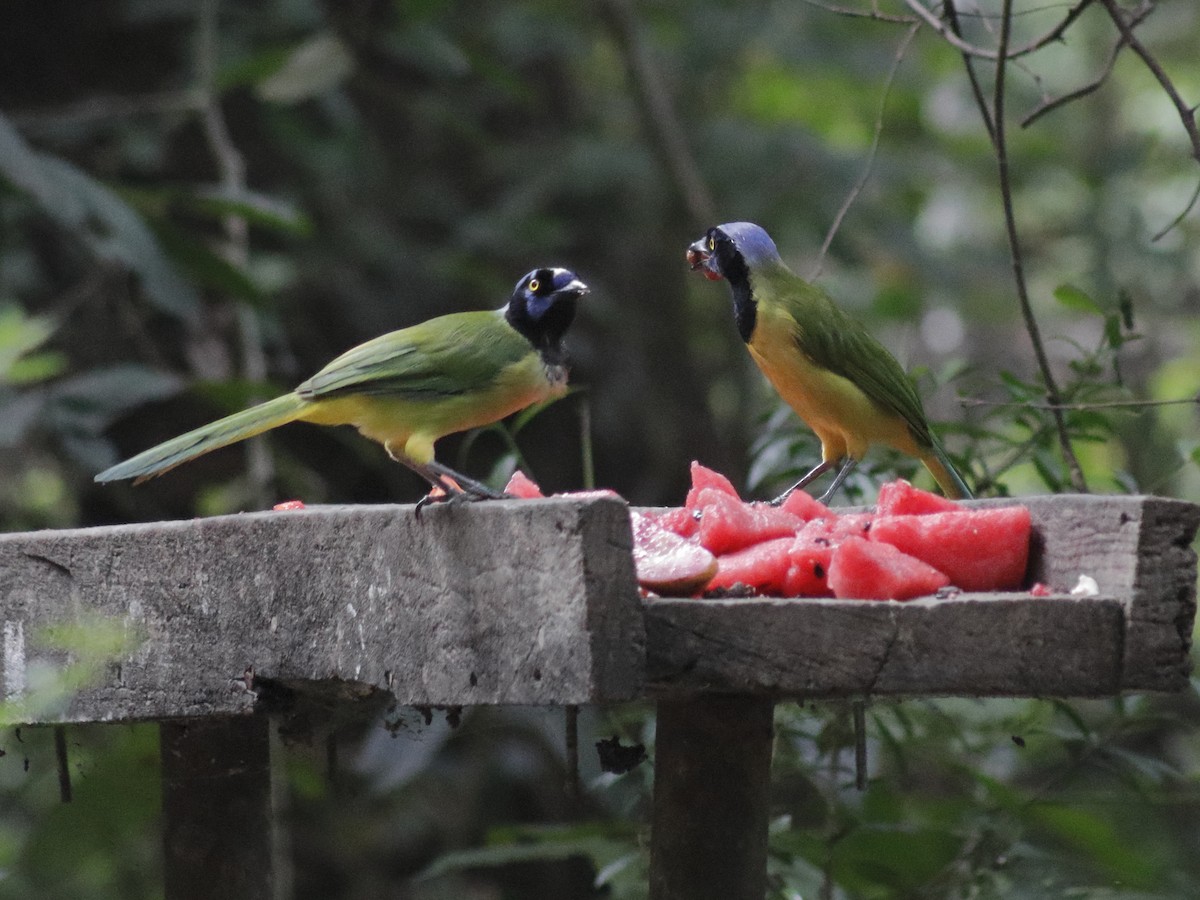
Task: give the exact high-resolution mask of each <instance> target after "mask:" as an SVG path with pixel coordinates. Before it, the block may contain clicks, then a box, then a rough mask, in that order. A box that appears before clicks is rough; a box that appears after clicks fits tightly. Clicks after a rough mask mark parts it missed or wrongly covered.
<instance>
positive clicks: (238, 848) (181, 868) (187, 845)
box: [159, 716, 276, 900]
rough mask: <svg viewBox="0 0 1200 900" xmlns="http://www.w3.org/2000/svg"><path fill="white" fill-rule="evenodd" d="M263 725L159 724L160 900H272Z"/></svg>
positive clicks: (226, 721) (232, 720)
mask: <svg viewBox="0 0 1200 900" xmlns="http://www.w3.org/2000/svg"><path fill="white" fill-rule="evenodd" d="M269 727H270V725H269V720H268V719H267V717H266V716H238V717H228V718H208V719H202V720H194V721H188V722H164V723H162V724H161V725H160V726H159V734H160V740H161V747H162V787H163V857H164V858H163V862H164V865H163V873H164V882H165V885H164V887H165V892H164V896H165V898H166V900H218V898H226V897H237V898H238V900H275V897H276V894H275V884H276V871H275V865H274V861H275V860H274V857H275V853H274V850H275V847H274V828H275V825H274V821H273V817H272V815H271V760H270V732H269Z"/></svg>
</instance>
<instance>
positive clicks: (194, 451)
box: [96, 394, 308, 484]
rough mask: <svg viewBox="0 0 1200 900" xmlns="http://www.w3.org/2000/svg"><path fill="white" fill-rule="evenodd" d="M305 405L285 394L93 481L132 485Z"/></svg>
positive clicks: (290, 416)
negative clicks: (125, 482) (124, 480)
mask: <svg viewBox="0 0 1200 900" xmlns="http://www.w3.org/2000/svg"><path fill="white" fill-rule="evenodd" d="M307 405H308V403H307V401H305V400H302V399H300V397H298V396H296V395H295V394H284V395H283V396H282V397H276V398H275V399H274V400H268V401H267V402H266V403H260V404H259V405H258V406H252V407H250V409H244V410H242V411H241V412H237V413H234V414H233V415H231V416H226V417H225V418H224V419H218V420H217V421H216V422H211V423H209V424H208V425H204V426H202V427H200V428H197V429H195V430H194V431H189V432H188V433H187V434H181V435H180V436H179V437H177V438H172V439H171V440H169V441H166V442H164V443H162V444H159V445H158V446H156V447H151V448H150V449H149V450H145V451H143V452H142V453H139V454H138V455H137V456H134V457H132V458H131V459H127V460H125V462H123V463H117V465H115V466H113V467H112V468H110V469H105V470H104V471H103V472H101V473H100V474H99V475H97V476H96V481H120V480H122V479H125V478H133V479H135V482H134V483H135V484H136V483H138V482H141V481H145V480H146V479H147V478H153V477H154V476H155V475H161V474H163V473H164V472H166V471H169V470H170V469H173V468H175V467H176V466H177V465H179V464H180V463H185V462H187V461H188V460H190V459H195V458H196V457H197V456H201V455H202V454H205V453H208V452H209V451H210V450H216V449H217V448H219V447H225V446H228V445H229V444H235V443H237V442H238V441H244V440H245V439H246V438H249V437H254V435H256V434H262V433H263V432H264V431H269V430H270V429H272V428H277V427H279V426H280V425H283V424H286V423H287V422H291V421H294V420H295V419H297V418H299V416H300V413H301V412H303V410H304V408H305V407H306V406H307Z"/></svg>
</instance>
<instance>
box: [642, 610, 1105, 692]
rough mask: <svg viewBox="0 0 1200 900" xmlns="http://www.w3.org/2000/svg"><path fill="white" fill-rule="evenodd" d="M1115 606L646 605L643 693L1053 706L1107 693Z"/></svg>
mask: <svg viewBox="0 0 1200 900" xmlns="http://www.w3.org/2000/svg"><path fill="white" fill-rule="evenodd" d="M1123 635H1124V607H1123V605H1122V604H1121V603H1120V602H1118V601H1117V600H1114V599H1111V598H1107V599H1105V598H1088V599H1076V598H1069V597H1056V598H1031V597H1028V596H1025V595H993V594H975V595H969V594H967V595H961V596H960V597H957V598H953V599H945V600H937V599H932V598H930V599H921V600H913V601H909V602H907V603H895V602H875V601H866V600H778V599H760V600H650V601H647V604H646V644H647V661H646V678H647V682H648V686H649V688H650V690H651V692H652V693H654V694H657V695H659V696H676V695H681V694H694V693H741V694H759V695H764V694H765V695H773V696H791V695H802V696H805V697H846V696H856V695H863V694H874V695H885V694H891V695H896V694H900V695H910V694H916V695H967V696H977V697H983V696H1060V697H1092V696H1102V695H1105V694H1113V693H1116V692H1117V691H1118V690H1119V688H1120V684H1121V657H1122V647H1123V640H1124V637H1123Z"/></svg>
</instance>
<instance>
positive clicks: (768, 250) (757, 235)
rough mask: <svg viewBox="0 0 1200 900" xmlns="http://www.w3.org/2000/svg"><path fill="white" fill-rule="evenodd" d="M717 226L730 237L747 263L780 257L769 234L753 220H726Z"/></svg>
mask: <svg viewBox="0 0 1200 900" xmlns="http://www.w3.org/2000/svg"><path fill="white" fill-rule="evenodd" d="M718 227H720V229H721V230H722V231H723V232H725V234H727V235H728V236H729V237H730V239H731V240H732V241H733V243H734V246H736V247H737V248H738V252H739V253H741V254H742V258H743V259H744V260H745V261H746V264H747V265H749V266H754V265H755V264H761V263H765V262H774V261H776V260H778V259H779V258H780V257H779V250H778V249H777V248H776V246H775V242H774V241H773V240H771V236H770V235H769V234H767V233H766V232H765V231H764V230H763V229H762V228H761V227H759V226H758V225H755V224H754V223H753V222H728V223H726V224H725V225H721V226H718Z"/></svg>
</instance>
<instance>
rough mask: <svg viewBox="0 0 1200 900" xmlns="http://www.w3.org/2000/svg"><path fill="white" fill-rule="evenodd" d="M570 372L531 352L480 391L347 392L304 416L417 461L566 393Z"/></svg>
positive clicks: (314, 403)
mask: <svg viewBox="0 0 1200 900" xmlns="http://www.w3.org/2000/svg"><path fill="white" fill-rule="evenodd" d="M566 389H567V380H566V372H565V370H564V369H562V368H561V367H547V366H546V365H545V364H544V363H543V362H542V359H541V357H540V356H539V355H538V354H537V353H535V352H532V350H531V352H530V353H528V354H526V355H525V356H524V357H522V358H521V359H520V360H519V361H518V362H516V363H513V364H512V365H509V366H506V367H504V368H503V369H501V370H500V371H499V372H498V373H497V375H496V377H495V378H494V379H493V380H492V381H491V382H490V383H489V384H487V385H484V386H481V387H480V388H479V389H478V390H473V391H470V392H465V393H461V394H454V395H450V396H436V397H419V396H413V395H399V394H397V395H388V394H365V393H364V394H346V395H343V396H339V397H333V398H328V399H318V400H314V401H312V403H311V404H310V405H309V407H308V409H306V410H305V411H304V412H303V413H302V414H301V415H300V416H299V418H300V419H303V420H304V421H306V422H314V423H316V424H318V425H353V426H354V427H355V428H357V429H358V430H359V431H360V432H361V433H362V434H363V435H364V436H365V437H368V438H370V439H371V440H374V441H378V442H379V443H381V444H383V445H385V446H386V447H387V448H388V450H389V451H390V452H392V453H402V454H404V455H405V456H407V457H409V458H410V459H412V460H413V461H414V462H418V463H422V464H424V463H428V462H430V461H431V460H432V459H433V444H434V442H435V441H437V440H438V438H441V437H443V436H445V435H447V434H452V433H454V432H457V431H465V430H467V429H469V428H478V427H480V426H482V425H488V424H491V423H492V422H495V421H497V420H499V419H502V418H504V417H505V416H508V415H511V414H512V413H515V412H517V411H518V410H522V409H524V408H525V407H527V406H530V405H532V404H534V403H538V402H540V401H542V400H548V399H550V398H551V397H560V396H562V395H563V394H564V393H565V392H566Z"/></svg>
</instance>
